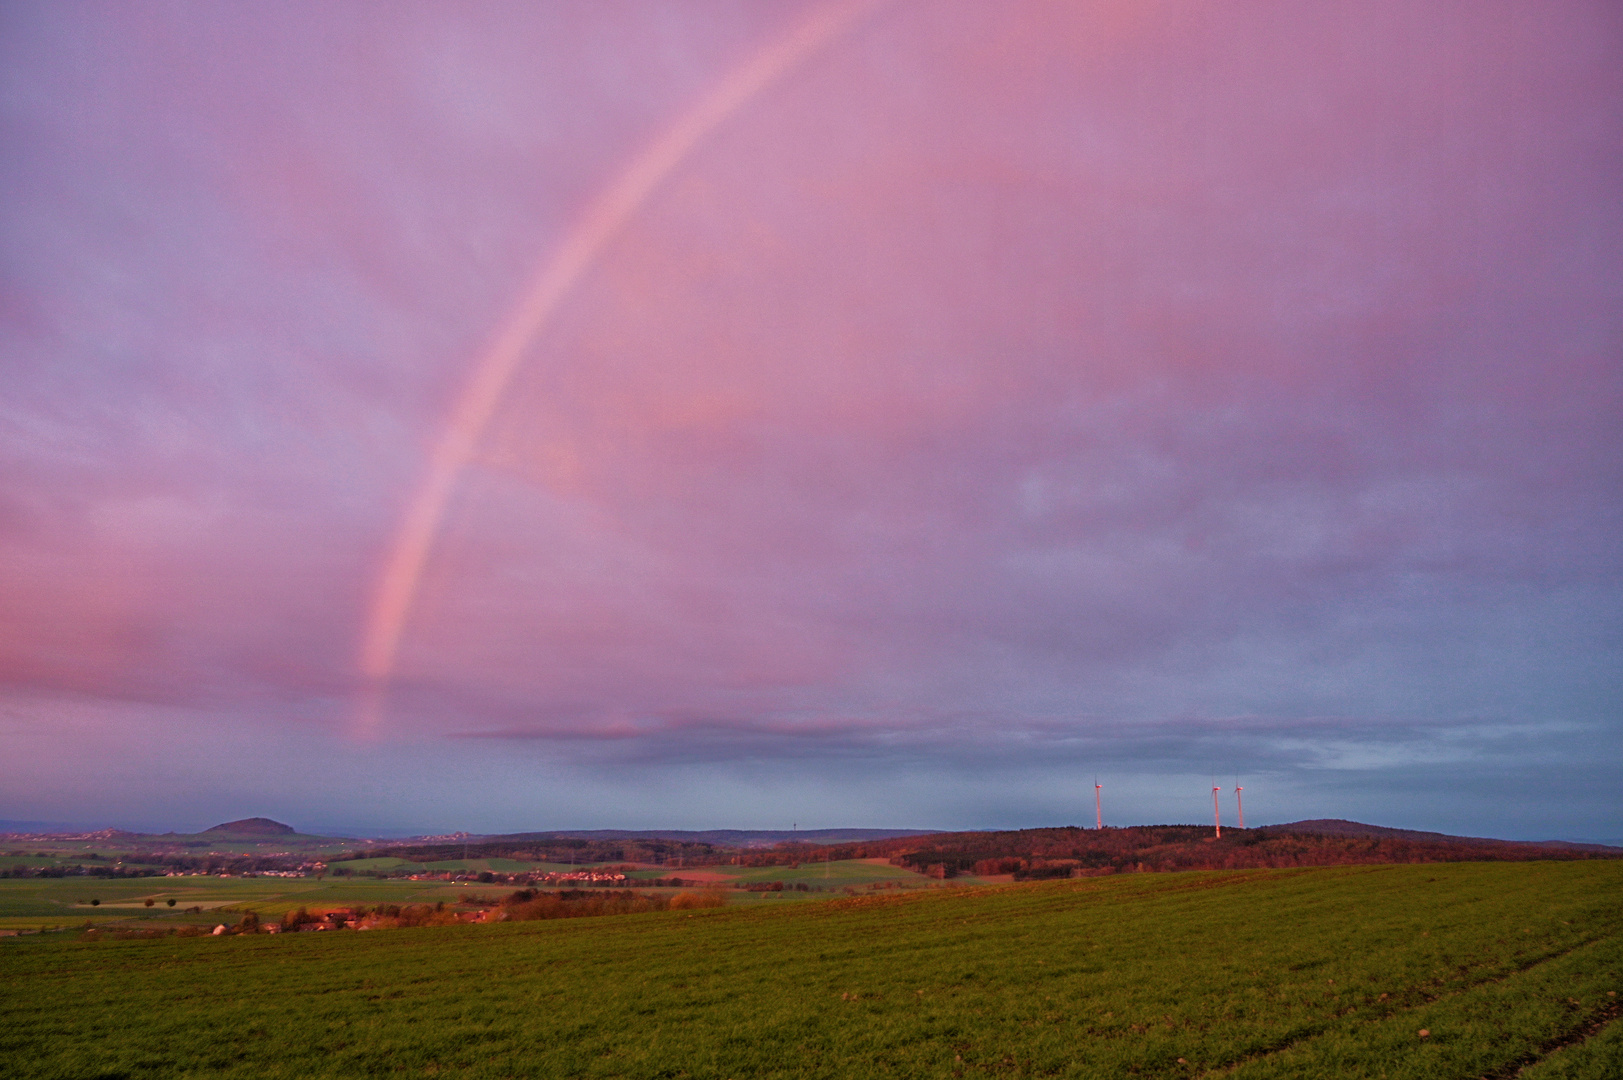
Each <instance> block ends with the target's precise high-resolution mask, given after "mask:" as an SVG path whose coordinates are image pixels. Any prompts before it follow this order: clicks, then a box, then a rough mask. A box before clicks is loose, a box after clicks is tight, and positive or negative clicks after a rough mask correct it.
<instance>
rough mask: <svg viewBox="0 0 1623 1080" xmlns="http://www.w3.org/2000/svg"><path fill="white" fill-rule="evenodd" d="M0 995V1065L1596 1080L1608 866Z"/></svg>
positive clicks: (59, 971)
mask: <svg viewBox="0 0 1623 1080" xmlns="http://www.w3.org/2000/svg"><path fill="white" fill-rule="evenodd" d="M0 981H3V984H4V985H5V986H6V987H7V990H8V992H7V993H6V994H4V995H0V1074H3V1075H6V1076H8V1077H93V1076H100V1077H113V1076H124V1077H160V1076H161V1077H175V1076H180V1077H184V1076H205V1075H207V1076H241V1077H306V1076H447V1075H455V1076H466V1077H513V1076H538V1077H552V1076H557V1077H574V1076H580V1077H679V1076H685V1077H694V1078H700V1077H704V1078H710V1077H714V1078H724V1077H745V1076H770V1077H849V1076H881V1077H913V1076H927V1077H937V1076H939V1077H948V1076H976V1075H996V1074H1007V1075H1020V1076H1023V1075H1041V1076H1063V1077H1094V1076H1097V1077H1106V1076H1108V1077H1121V1076H1167V1077H1184V1076H1232V1077H1241V1078H1251V1077H1273V1076H1278V1077H1372V1078H1373V1077H1387V1078H1389V1080H1399V1078H1404V1077H1415V1078H1421V1077H1424V1078H1433V1077H1481V1076H1511V1075H1516V1071H1517V1069H1518V1068H1519V1067H1520V1066H1522V1065H1526V1064H1531V1066H1532V1067H1531V1068H1530V1069H1528V1070H1527V1071H1526V1072H1524V1073H1522V1075H1526V1076H1530V1077H1537V1078H1539V1080H1551V1078H1554V1077H1574V1078H1577V1077H1583V1078H1600V1077H1616V1076H1618V1075H1619V1074H1620V1069H1623V1064H1620V1060H1623V1059H1620V1053H1623V1038H1620V1035H1619V1030H1620V1029H1619V1025H1618V1023H1617V1022H1612V1023H1611V1024H1610V1025H1609V1026H1603V1025H1604V1022H1605V1021H1606V1020H1607V1019H1608V1018H1609V1017H1612V1016H1615V1015H1616V1014H1617V1011H1618V1004H1617V1003H1618V996H1617V995H1618V994H1619V993H1623V865H1620V864H1618V863H1614V862H1579V863H1522V864H1503V863H1501V864H1480V863H1454V864H1446V865H1418V866H1380V867H1335V868H1323V869H1311V870H1290V871H1266V870H1264V871H1232V872H1201V873H1184V874H1144V875H1124V876H1120V877H1113V878H1098V879H1090V880H1084V881H1060V882H1053V883H1034V884H1030V885H1014V886H1002V887H996V888H982V889H941V890H920V891H916V892H908V893H890V892H887V893H882V894H881V893H875V894H871V895H864V896H861V897H857V898H844V899H838V900H832V901H826V902H821V903H817V902H813V903H781V902H780V903H752V904H749V905H747V906H736V907H731V908H725V909H715V910H703V911H694V912H679V911H677V912H668V913H659V914H652V915H633V916H623V917H612V918H599V919H579V920H566V921H560V922H543V923H519V924H504V925H496V926H467V927H450V928H443V929H425V930H394V931H377V932H372V933H354V932H338V933H327V934H299V935H281V936H276V937H251V936H244V937H225V938H217V939H210V938H203V939H183V938H165V939H158V940H140V941H112V940H105V939H104V940H102V941H99V942H88V941H80V940H74V939H70V938H68V937H65V936H51V935H45V936H34V937H23V938H8V939H5V940H0ZM1596 1029H1598V1034H1593V1035H1591V1036H1590V1037H1589V1038H1587V1040H1585V1039H1583V1038H1582V1037H1583V1036H1584V1035H1585V1034H1587V1033H1589V1032H1591V1031H1593V1030H1596ZM1422 1031H1424V1032H1425V1034H1424V1035H1422V1034H1421V1032H1422ZM1568 1043H1571V1044H1572V1045H1567V1046H1565V1048H1564V1049H1563V1048H1561V1047H1562V1046H1563V1045H1564V1044H1568Z"/></svg>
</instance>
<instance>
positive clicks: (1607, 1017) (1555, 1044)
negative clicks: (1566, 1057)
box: [1482, 1001, 1623, 1080]
mask: <svg viewBox="0 0 1623 1080" xmlns="http://www.w3.org/2000/svg"><path fill="white" fill-rule="evenodd" d="M1619 1016H1623V1003H1619V1002H1615V1001H1614V1002H1613V1003H1612V1004H1610V1005H1608V1006H1607V1007H1606V1008H1604V1009H1602V1010H1601V1011H1600V1014H1599V1015H1598V1016H1596V1017H1594V1018H1593V1019H1592V1020H1590V1022H1589V1023H1587V1024H1585V1025H1584V1026H1583V1027H1581V1028H1579V1029H1578V1030H1577V1031H1573V1032H1569V1033H1568V1034H1566V1035H1563V1036H1561V1037H1559V1038H1555V1039H1551V1040H1550V1041H1549V1042H1547V1043H1545V1044H1544V1045H1543V1046H1540V1047H1539V1048H1538V1050H1536V1051H1535V1052H1534V1053H1532V1054H1530V1055H1527V1056H1526V1057H1524V1058H1522V1059H1521V1060H1519V1061H1514V1062H1512V1063H1510V1064H1509V1065H1506V1066H1505V1067H1504V1068H1502V1069H1499V1070H1497V1071H1495V1072H1491V1073H1484V1074H1483V1076H1482V1080H1511V1078H1512V1077H1516V1076H1521V1075H1522V1074H1523V1073H1525V1072H1527V1070H1528V1069H1531V1068H1532V1067H1533V1066H1534V1065H1537V1064H1539V1063H1541V1062H1542V1061H1544V1059H1546V1058H1548V1057H1549V1056H1550V1055H1551V1054H1553V1053H1555V1052H1556V1051H1557V1050H1565V1049H1566V1048H1567V1047H1569V1046H1577V1045H1579V1044H1580V1043H1585V1042H1588V1041H1589V1040H1590V1039H1592V1038H1594V1037H1595V1036H1596V1035H1598V1034H1600V1032H1601V1029H1603V1028H1604V1027H1606V1025H1607V1024H1610V1023H1611V1022H1612V1021H1614V1020H1616V1019H1617V1018H1618V1017H1619Z"/></svg>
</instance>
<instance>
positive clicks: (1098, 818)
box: [1093, 776, 1105, 829]
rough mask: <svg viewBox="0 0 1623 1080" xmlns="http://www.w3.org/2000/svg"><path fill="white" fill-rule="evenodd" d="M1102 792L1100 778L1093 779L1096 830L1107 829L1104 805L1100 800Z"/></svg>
mask: <svg viewBox="0 0 1623 1080" xmlns="http://www.w3.org/2000/svg"><path fill="white" fill-rule="evenodd" d="M1102 790H1103V789H1102V788H1101V787H1100V786H1099V778H1098V777H1097V776H1095V777H1094V778H1093V827H1094V828H1095V829H1103V828H1104V827H1105V811H1104V803H1103V802H1101V801H1100V799H1099V792H1100V791H1102Z"/></svg>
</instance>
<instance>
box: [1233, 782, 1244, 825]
mask: <svg viewBox="0 0 1623 1080" xmlns="http://www.w3.org/2000/svg"><path fill="white" fill-rule="evenodd" d="M1244 790H1245V788H1243V787H1241V786H1240V781H1239V780H1238V779H1236V780H1235V781H1234V809H1236V810H1238V811H1239V812H1240V828H1242V829H1243V828H1245V802H1244V800H1242V799H1241V798H1240V792H1242V791H1244Z"/></svg>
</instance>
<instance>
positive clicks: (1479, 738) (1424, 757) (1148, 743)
mask: <svg viewBox="0 0 1623 1080" xmlns="http://www.w3.org/2000/svg"><path fill="white" fill-rule="evenodd" d="M1620 416H1623V9H1619V8H1618V6H1617V5H1616V4H1614V3H1610V2H1605V0H1601V2H1594V3H1580V2H1563V3H1550V4H1541V5H1538V6H1537V7H1536V8H1534V7H1531V6H1528V5H1525V4H1521V3H1499V2H1486V0H1461V2H1458V3H1445V2H1436V0H1430V2H1416V0H1401V2H1392V3H1383V2H1371V3H1363V4H1357V5H1342V4H1329V3H1307V4H1303V3H1295V2H1283V0H1281V2H1277V3H1264V2H1242V3H1232V4H1223V5H1205V4H1198V3H1193V2H1189V3H1147V2H1142V0H1122V2H1096V0H1088V2H1059V0H1053V2H1043V0H1000V2H998V3H985V2H960V0H931V2H929V3H924V2H920V0H889V2H886V0H872V2H865V0H827V2H807V3H803V2H799V0H795V2H789V0H785V2H782V3H746V2H742V0H738V2H719V0H716V2H713V0H695V2H692V3H683V4H679V5H675V4H668V3H664V2H662V0H649V2H636V0H621V2H597V0H594V2H591V3H586V2H579V3H577V2H558V3H548V4H533V3H512V4H507V3H497V2H475V3H449V2H447V3H401V4H392V5H376V4H367V3H341V2H340V3H331V2H322V3H299V2H286V3H282V2H278V3H254V2H245V3H240V4H230V5H222V4H214V3H186V2H159V0H150V2H143V3H138V4H111V3H85V4H74V5H63V4H50V3H44V2H18V0H10V2H6V3H3V4H0V763H3V764H0V819H4V820H9V821H49V822H72V823H80V824H86V825H98V826H106V825H112V826H118V827H123V828H137V829H179V830H187V829H193V828H203V827H207V826H208V825H211V824H214V823H216V822H218V821H221V820H227V819H231V818H236V817H243V816H248V815H253V814H263V815H266V816H270V817H274V818H277V819H278V820H282V821H286V822H289V823H291V824H294V825H296V826H297V827H299V828H301V829H302V830H305V831H334V832H346V833H349V834H380V835H381V834H405V833H413V832H443V831H451V830H459V829H461V830H469V831H474V832H506V831H519V830H533V829H565V828H695V829H704V828H770V829H777V828H786V827H790V826H791V825H798V826H800V827H803V828H822V827H838V826H845V827H851V826H868V827H895V828H902V827H912V828H943V829H949V828H950V829H956V828H1007V827H1029V826H1043V825H1065V824H1091V823H1092V821H1093V805H1092V804H1093V799H1092V795H1093V790H1092V789H1093V785H1094V783H1095V778H1096V777H1097V782H1098V783H1100V784H1101V785H1103V799H1104V807H1105V820H1106V823H1107V824H1117V825H1125V824H1134V823H1152V822H1200V821H1208V820H1210V819H1211V812H1212V807H1211V792H1210V788H1211V787H1212V786H1213V785H1214V783H1215V784H1216V785H1218V786H1221V787H1223V788H1224V795H1223V812H1224V815H1225V820H1232V818H1231V816H1230V815H1231V813H1232V810H1233V808H1234V802H1233V792H1232V790H1231V789H1232V788H1233V787H1235V786H1236V785H1240V786H1243V787H1244V788H1245V800H1246V809H1247V811H1248V823H1250V824H1259V823H1266V822H1282V821H1290V820H1297V819H1301V818H1313V817H1345V818H1351V819H1356V820H1362V821H1369V822H1373V823H1376V824H1383V825H1390V826H1399V827H1407V828H1424V829H1436V830H1441V831H1446V832H1455V833H1462V834H1467V835H1487V836H1500V837H1506V838H1512V839H1544V838H1564V839H1598V840H1610V841H1612V842H1617V843H1623V527H1620V526H1623V521H1620V517H1623V425H1620V422H1619V417H1620Z"/></svg>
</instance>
